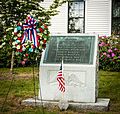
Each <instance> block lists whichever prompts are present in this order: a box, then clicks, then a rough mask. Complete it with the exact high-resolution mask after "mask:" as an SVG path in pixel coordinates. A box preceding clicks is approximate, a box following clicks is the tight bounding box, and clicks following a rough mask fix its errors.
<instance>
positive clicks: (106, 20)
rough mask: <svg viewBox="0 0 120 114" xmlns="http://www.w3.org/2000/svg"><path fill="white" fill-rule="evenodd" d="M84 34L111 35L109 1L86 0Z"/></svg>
mask: <svg viewBox="0 0 120 114" xmlns="http://www.w3.org/2000/svg"><path fill="white" fill-rule="evenodd" d="M85 12H86V20H85V33H93V32H95V33H98V34H100V35H111V0H86V11H85Z"/></svg>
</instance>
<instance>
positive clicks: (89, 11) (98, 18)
mask: <svg viewBox="0 0 120 114" xmlns="http://www.w3.org/2000/svg"><path fill="white" fill-rule="evenodd" d="M52 1H53V0H44V2H43V3H42V4H41V5H42V6H43V7H45V8H48V7H49V6H50V5H51V3H52ZM58 11H59V14H58V15H56V16H53V17H52V18H51V26H50V27H49V29H50V32H51V34H56V33H59V34H66V33H68V3H65V4H63V5H62V6H60V7H59V8H58ZM85 33H98V34H99V35H111V0H85Z"/></svg>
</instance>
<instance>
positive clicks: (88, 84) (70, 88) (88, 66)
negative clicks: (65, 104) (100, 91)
mask: <svg viewBox="0 0 120 114" xmlns="http://www.w3.org/2000/svg"><path fill="white" fill-rule="evenodd" d="M97 45H98V37H97V35H75V34H74V35H72V34H71V35H54V36H52V37H51V40H50V41H49V43H48V45H47V47H46V50H45V52H44V53H43V55H42V59H41V63H40V84H41V91H42V98H43V100H53V101H56V100H60V96H61V93H60V92H59V90H58V86H57V81H56V77H57V72H58V70H59V66H60V63H61V61H62V58H63V63H64V78H65V83H66V92H65V98H66V99H67V100H68V101H74V102H96V99H97V77H98V76H97V71H96V69H97V64H96V61H97Z"/></svg>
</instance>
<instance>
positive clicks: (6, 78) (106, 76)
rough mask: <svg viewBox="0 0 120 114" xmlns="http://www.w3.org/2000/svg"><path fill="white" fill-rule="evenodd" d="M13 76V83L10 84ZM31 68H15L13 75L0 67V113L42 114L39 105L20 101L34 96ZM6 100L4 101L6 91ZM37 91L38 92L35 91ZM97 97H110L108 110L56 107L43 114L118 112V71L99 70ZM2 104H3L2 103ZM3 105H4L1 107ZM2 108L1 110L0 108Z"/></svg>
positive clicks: (119, 113)
mask: <svg viewBox="0 0 120 114" xmlns="http://www.w3.org/2000/svg"><path fill="white" fill-rule="evenodd" d="M34 70H35V76H36V78H35V79H36V91H38V69H37V68H35V69H34ZM12 77H13V79H14V80H13V83H12V86H11V88H10V85H11V81H12ZM33 82H34V81H33V68H32V67H25V68H15V69H14V74H13V76H12V75H10V72H9V69H6V68H1V69H0V114H42V108H41V107H29V106H22V105H21V101H22V100H23V99H26V98H30V97H33V96H34V84H33ZM9 89H10V92H9V94H8V97H7V100H6V102H4V101H5V98H6V95H7V92H8V91H9ZM37 93H38V92H37ZM99 97H102V98H110V109H109V111H108V112H93V111H85V110H84V111H82V110H81V111H79V112H74V111H72V110H70V109H68V110H67V111H62V112H61V111H59V109H58V108H56V107H55V108H54V109H48V108H45V109H44V112H45V113H44V114H120V72H106V71H100V72H99ZM3 104H4V105H3ZM3 106H4V107H3ZM1 109H2V110H1Z"/></svg>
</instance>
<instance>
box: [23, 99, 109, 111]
mask: <svg viewBox="0 0 120 114" xmlns="http://www.w3.org/2000/svg"><path fill="white" fill-rule="evenodd" d="M58 103H59V102H57V101H42V102H41V100H39V99H36V101H35V99H33V98H29V99H26V100H23V101H22V105H27V106H35V105H36V106H41V105H42V104H43V106H44V107H54V106H58ZM109 103H110V99H105V98H98V99H97V102H96V103H80V102H69V107H68V108H69V109H71V110H76V111H79V110H95V111H107V110H108V109H109Z"/></svg>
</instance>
